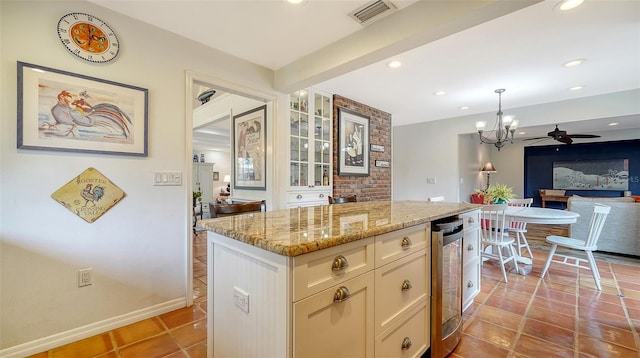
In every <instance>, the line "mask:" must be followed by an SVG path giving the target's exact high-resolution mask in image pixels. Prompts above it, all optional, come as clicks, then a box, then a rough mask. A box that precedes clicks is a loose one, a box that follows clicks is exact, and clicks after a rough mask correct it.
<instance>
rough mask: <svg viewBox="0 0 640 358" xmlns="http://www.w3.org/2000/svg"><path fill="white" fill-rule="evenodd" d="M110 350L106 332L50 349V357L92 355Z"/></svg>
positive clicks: (111, 346)
mask: <svg viewBox="0 0 640 358" xmlns="http://www.w3.org/2000/svg"><path fill="white" fill-rule="evenodd" d="M112 350H113V344H112V343H111V337H109V334H108V333H103V334H99V335H97V336H93V337H89V338H85V339H83V340H80V341H77V342H74V343H70V344H67V345H64V346H62V347H59V348H55V349H52V350H51V351H50V353H51V354H50V356H51V357H52V358H58V357H61V358H74V357H78V358H82V357H93V356H97V355H101V354H104V353H107V352H109V351H112Z"/></svg>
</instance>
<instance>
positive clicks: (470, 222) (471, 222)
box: [467, 217, 476, 224]
mask: <svg viewBox="0 0 640 358" xmlns="http://www.w3.org/2000/svg"><path fill="white" fill-rule="evenodd" d="M467 222H468V223H469V224H473V223H474V222H476V221H475V220H473V218H472V217H469V219H468V220H467Z"/></svg>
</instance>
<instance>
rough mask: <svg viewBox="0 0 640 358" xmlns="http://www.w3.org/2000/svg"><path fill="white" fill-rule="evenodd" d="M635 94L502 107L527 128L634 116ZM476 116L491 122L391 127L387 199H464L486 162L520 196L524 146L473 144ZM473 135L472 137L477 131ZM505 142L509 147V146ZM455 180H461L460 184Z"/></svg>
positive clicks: (639, 94)
mask: <svg viewBox="0 0 640 358" xmlns="http://www.w3.org/2000/svg"><path fill="white" fill-rule="evenodd" d="M638 98H640V90H630V91H624V92H617V93H610V94H605V95H601V96H593V97H585V98H580V99H576V100H568V101H560V102H553V103H546V104H541V105H535V106H528V107H521V108H509V109H508V110H509V114H512V115H515V116H516V117H517V118H519V119H520V126H521V127H522V128H525V127H526V126H527V118H531V119H532V120H535V123H536V125H545V124H549V125H550V126H552V125H555V124H557V123H565V122H573V121H580V120H588V119H589V120H590V119H597V118H609V117H618V116H627V115H637V114H640V101H638ZM478 120H487V121H489V122H490V123H492V122H491V121H493V120H495V113H484V114H478V115H472V116H465V117H457V118H448V119H442V120H439V121H432V122H424V123H418V124H413V125H407V126H398V127H394V128H393V161H392V163H393V199H394V200H424V199H425V198H426V197H428V196H438V195H444V196H445V198H446V199H447V200H450V201H462V200H469V195H470V194H472V193H473V192H474V190H475V189H474V188H472V187H471V186H470V185H471V184H469V182H471V183H473V184H474V185H476V188H481V187H484V185H485V184H486V181H485V180H486V176H485V177H482V175H480V173H479V169H480V166H481V165H482V164H484V162H486V161H489V160H491V161H493V162H494V164H495V165H496V167H497V169H498V172H497V173H494V174H492V175H491V182H492V183H496V182H500V183H502V184H506V185H509V186H512V187H513V188H514V191H515V193H516V194H517V195H518V196H519V197H521V196H522V193H523V181H524V179H523V173H524V169H523V158H524V150H523V149H522V147H520V148H519V149H518V145H516V144H507V146H506V147H505V148H503V149H502V150H501V151H500V152H498V151H497V150H496V149H495V147H493V146H490V145H486V144H482V145H480V144H478V146H477V147H476V148H474V146H473V144H472V142H469V141H468V138H469V137H468V136H469V135H472V136H473V133H474V131H475V122H476V121H478ZM627 135H628V136H629V137H630V138H625V139H632V138H640V133H638V131H634V132H630V133H627ZM475 138H476V140H477V134H476V135H475ZM605 138H606V137H605ZM616 138H619V137H616ZM602 140H605V139H604V138H602ZM510 146H515V148H514V149H510V148H509V147H510ZM474 150H475V151H479V152H474ZM501 168H505V169H501ZM428 177H431V178H436V184H427V178H428ZM460 179H463V181H464V183H463V184H462V185H461V184H460ZM474 179H475V180H474ZM478 183H479V184H480V185H478Z"/></svg>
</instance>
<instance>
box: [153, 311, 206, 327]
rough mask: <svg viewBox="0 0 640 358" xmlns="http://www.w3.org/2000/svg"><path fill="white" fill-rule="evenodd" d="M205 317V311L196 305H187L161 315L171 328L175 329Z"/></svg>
mask: <svg viewBox="0 0 640 358" xmlns="http://www.w3.org/2000/svg"><path fill="white" fill-rule="evenodd" d="M204 317H205V313H204V312H202V311H201V310H199V309H198V307H197V306H196V305H193V306H191V307H185V308H181V309H179V310H175V311H171V312H169V313H165V314H163V315H161V316H160V319H162V321H163V322H164V323H165V324H166V325H167V327H169V329H173V328H176V327H179V326H182V325H185V324H187V323H191V322H194V321H197V320H200V319H202V318H204Z"/></svg>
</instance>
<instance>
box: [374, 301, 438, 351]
mask: <svg viewBox="0 0 640 358" xmlns="http://www.w3.org/2000/svg"><path fill="white" fill-rule="evenodd" d="M425 302H426V303H423V304H422V305H420V306H418V307H416V308H415V309H414V310H412V312H411V316H410V317H409V318H407V319H406V320H405V321H402V322H400V323H399V324H396V325H394V326H393V327H390V328H389V329H388V330H386V331H385V332H384V333H383V334H381V335H379V336H377V337H376V343H375V344H376V345H375V349H376V357H420V356H421V355H422V354H423V353H424V352H425V351H426V350H427V348H429V344H430V339H431V338H430V335H431V330H430V327H429V325H430V322H431V319H430V316H429V315H430V312H429V307H430V305H431V304H430V302H429V300H428V299H427V300H426V301H425Z"/></svg>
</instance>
